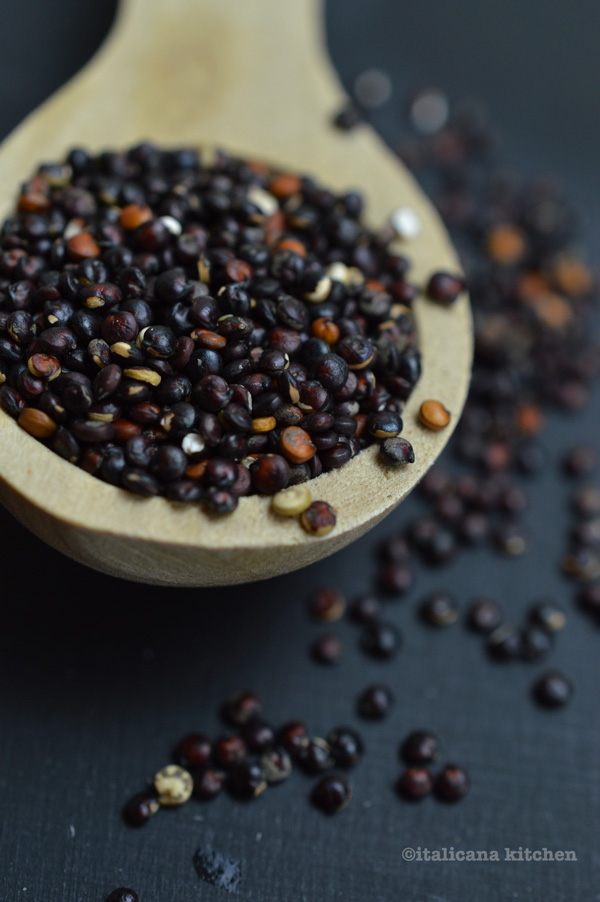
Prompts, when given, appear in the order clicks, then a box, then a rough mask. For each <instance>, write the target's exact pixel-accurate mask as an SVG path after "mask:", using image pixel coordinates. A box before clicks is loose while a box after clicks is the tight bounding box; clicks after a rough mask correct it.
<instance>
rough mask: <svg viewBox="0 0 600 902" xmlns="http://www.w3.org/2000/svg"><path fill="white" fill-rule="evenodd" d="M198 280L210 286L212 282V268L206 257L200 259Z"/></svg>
mask: <svg viewBox="0 0 600 902" xmlns="http://www.w3.org/2000/svg"><path fill="white" fill-rule="evenodd" d="M198 278H199V279H200V281H201V282H204V283H205V285H208V284H209V282H210V266H209V265H208V261H207V259H206V257H200V259H199V260H198Z"/></svg>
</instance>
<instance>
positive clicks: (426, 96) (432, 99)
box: [410, 88, 450, 135]
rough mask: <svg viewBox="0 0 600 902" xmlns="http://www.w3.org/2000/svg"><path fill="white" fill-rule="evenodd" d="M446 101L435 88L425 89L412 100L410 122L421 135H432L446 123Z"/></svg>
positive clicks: (447, 108) (448, 109)
mask: <svg viewBox="0 0 600 902" xmlns="http://www.w3.org/2000/svg"><path fill="white" fill-rule="evenodd" d="M449 114H450V107H449V104H448V99H447V98H446V96H445V95H444V94H442V92H441V91H438V90H437V88H425V89H424V90H422V91H419V93H418V94H417V95H416V97H415V98H414V100H413V102H412V105H411V108H410V118H411V122H412V124H413V126H414V128H415V130H416V131H418V132H419V133H420V134H421V135H434V134H435V133H436V132H439V131H440V129H442V128H443V127H444V126H445V125H446V122H447V121H448V116H449Z"/></svg>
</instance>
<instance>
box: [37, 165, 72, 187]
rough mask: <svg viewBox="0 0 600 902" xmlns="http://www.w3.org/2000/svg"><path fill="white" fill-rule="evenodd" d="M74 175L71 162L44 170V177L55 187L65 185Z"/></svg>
mask: <svg viewBox="0 0 600 902" xmlns="http://www.w3.org/2000/svg"><path fill="white" fill-rule="evenodd" d="M72 175H73V170H72V168H71V166H70V165H69V163H63V165H62V166H58V167H55V168H53V169H51V170H46V171H45V172H44V178H45V179H46V181H47V182H48V184H49V185H52V187H53V188H61V187H62V186H63V185H66V184H67V182H69V180H70V179H71V177H72Z"/></svg>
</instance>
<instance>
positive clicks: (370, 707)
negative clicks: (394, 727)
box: [357, 684, 394, 720]
mask: <svg viewBox="0 0 600 902" xmlns="http://www.w3.org/2000/svg"><path fill="white" fill-rule="evenodd" d="M393 707H394V695H393V693H392V690H391V689H389V688H388V687H387V686H384V685H382V684H378V685H373V686H368V687H367V688H366V689H364V690H363V691H362V692H361V694H360V695H359V697H358V700H357V712H358V714H359V716H360V717H364V718H365V719H366V720H383V718H384V717H387V716H388V714H389V713H390V711H391V709H392V708H393Z"/></svg>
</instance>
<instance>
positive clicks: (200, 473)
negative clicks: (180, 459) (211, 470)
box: [185, 460, 208, 479]
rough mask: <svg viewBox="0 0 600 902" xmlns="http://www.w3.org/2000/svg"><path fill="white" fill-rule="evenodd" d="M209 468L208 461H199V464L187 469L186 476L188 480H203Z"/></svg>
mask: <svg viewBox="0 0 600 902" xmlns="http://www.w3.org/2000/svg"><path fill="white" fill-rule="evenodd" d="M207 466H208V461H207V460H199V461H198V463H197V464H192V465H191V467H188V468H187V470H186V471H185V475H186V476H187V477H188V479H202V478H203V477H204V471H205V470H206V467H207Z"/></svg>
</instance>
